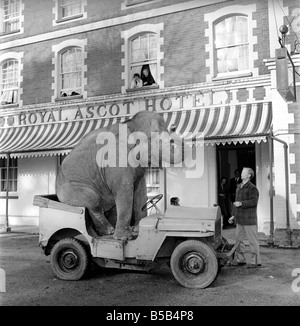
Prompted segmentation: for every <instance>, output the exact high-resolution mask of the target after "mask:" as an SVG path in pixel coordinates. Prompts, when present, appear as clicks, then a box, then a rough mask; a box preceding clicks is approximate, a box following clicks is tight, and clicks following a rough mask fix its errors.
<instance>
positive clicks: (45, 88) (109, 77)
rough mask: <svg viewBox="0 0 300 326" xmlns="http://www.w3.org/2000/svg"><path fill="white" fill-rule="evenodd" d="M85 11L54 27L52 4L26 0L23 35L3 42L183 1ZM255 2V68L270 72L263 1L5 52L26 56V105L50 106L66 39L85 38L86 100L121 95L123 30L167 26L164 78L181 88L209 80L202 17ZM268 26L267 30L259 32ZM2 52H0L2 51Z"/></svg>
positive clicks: (115, 4)
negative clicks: (57, 50) (59, 50)
mask: <svg viewBox="0 0 300 326" xmlns="http://www.w3.org/2000/svg"><path fill="white" fill-rule="evenodd" d="M87 3H88V6H87V8H86V10H87V14H88V18H87V19H83V20H80V21H76V22H69V23H67V24H64V26H62V25H59V26H52V20H53V19H54V15H53V7H54V1H52V0H41V1H38V2H37V1H35V0H32V1H26V4H25V9H24V15H25V23H24V30H25V33H24V34H22V35H21V36H20V35H19V36H17V35H15V36H11V38H5V41H8V40H10V39H11V40H13V39H18V38H24V37H26V36H30V35H37V34H40V33H46V32H50V31H52V32H53V31H57V30H59V29H62V28H65V29H67V28H69V27H72V26H80V25H81V24H85V23H87V22H96V21H101V20H102V19H109V18H112V17H116V16H118V15H126V14H130V13H133V12H138V11H142V10H148V9H149V8H158V7H160V6H165V5H167V4H174V3H182V1H169V0H168V1H158V2H154V3H152V4H151V1H150V2H149V4H147V5H142V6H135V7H132V8H131V9H130V8H129V9H126V10H124V9H123V10H122V9H121V4H122V3H123V1H121V0H118V1H109V0H102V1H101V2H100V1H95V0H94V1H92V0H89V1H88V2H87ZM251 3H256V4H257V12H256V13H255V15H254V16H255V17H254V19H255V20H257V26H258V28H256V29H255V31H254V34H255V35H256V36H257V39H258V42H260V43H263V45H264V46H259V47H258V49H257V50H258V60H256V62H255V67H258V68H259V72H260V73H261V74H262V73H266V71H265V70H266V68H264V65H263V64H262V60H263V59H264V58H267V57H268V55H267V54H268V52H269V49H268V43H269V42H268V35H267V30H268V25H267V24H268V22H267V17H268V14H267V4H266V3H265V2H263V3H261V1H254V0H240V1H230V2H222V3H219V4H215V5H210V6H205V7H201V8H197V9H193V10H185V11H182V12H178V13H173V14H168V15H164V16H159V17H154V18H149V19H144V20H142V21H137V22H132V23H127V24H120V25H116V26H113V27H107V28H101V29H98V30H93V31H89V32H84V33H78V34H76V35H68V34H67V30H66V36H64V37H59V38H53V39H52V40H48V41H43V42H38V43H33V44H29V45H25V46H19V47H16V48H10V49H7V50H6V51H24V58H23V64H24V68H23V85H22V87H23V95H22V99H23V104H24V105H27V104H37V103H43V102H51V96H53V91H52V88H51V85H52V83H53V77H52V71H53V69H54V67H53V64H52V58H53V53H52V46H53V45H54V44H58V43H60V42H62V41H63V40H66V39H71V38H75V39H87V59H86V64H87V69H88V71H87V89H86V90H87V94H88V97H91V96H100V95H108V94H117V93H120V92H121V87H122V86H123V81H122V78H121V75H122V72H123V70H124V68H123V67H122V64H121V61H122V59H123V57H124V53H122V51H121V46H122V42H123V40H122V38H121V31H122V30H127V29H130V28H132V27H133V26H136V25H139V24H147V23H149V24H158V23H163V24H164V29H163V31H162V33H161V37H163V40H164V43H163V45H162V51H163V53H164V59H163V63H162V65H163V67H164V73H163V74H162V79H163V80H164V85H165V87H169V86H179V85H186V84H194V83H203V82H205V80H206V74H207V69H208V68H207V67H206V59H207V56H208V55H209V54H208V53H207V52H206V51H205V44H206V42H207V41H206V37H205V29H207V28H208V26H207V22H205V21H204V14H206V13H209V12H213V11H215V10H217V9H220V8H221V7H224V6H229V5H230V6H231V5H235V4H239V5H241V4H245V5H246V4H251ZM261 26H264V27H265V28H260V27H261ZM0 54H1V51H0ZM247 94H248V92H247V91H246V90H241V91H239V94H238V99H239V101H244V100H247V96H248V95H247ZM254 94H255V96H254V97H255V98H256V97H257V99H261V98H262V97H263V95H262V93H261V91H259V90H255V93H254Z"/></svg>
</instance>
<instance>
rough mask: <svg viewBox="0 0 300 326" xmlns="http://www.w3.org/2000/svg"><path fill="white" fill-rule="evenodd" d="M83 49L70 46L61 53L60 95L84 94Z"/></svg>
mask: <svg viewBox="0 0 300 326" xmlns="http://www.w3.org/2000/svg"><path fill="white" fill-rule="evenodd" d="M82 66H83V60H82V50H81V48H78V47H73V48H69V49H67V50H65V51H63V52H61V54H60V76H59V85H60V86H59V96H60V97H68V96H78V95H79V96H81V95H82V92H83V91H82V84H83V83H82Z"/></svg>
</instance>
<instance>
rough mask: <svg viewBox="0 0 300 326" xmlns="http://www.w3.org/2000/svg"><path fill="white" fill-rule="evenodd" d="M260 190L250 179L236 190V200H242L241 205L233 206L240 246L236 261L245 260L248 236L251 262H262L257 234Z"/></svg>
mask: <svg viewBox="0 0 300 326" xmlns="http://www.w3.org/2000/svg"><path fill="white" fill-rule="evenodd" d="M258 197H259V192H258V190H257V188H256V187H255V185H254V184H253V183H251V182H250V181H248V182H247V183H245V184H244V185H243V184H239V185H238V187H237V190H236V201H238V202H241V203H242V205H241V206H239V207H235V206H233V210H232V215H233V216H234V217H235V221H236V241H237V243H238V244H239V246H238V247H237V249H236V253H235V256H236V261H237V262H245V261H246V258H245V255H244V254H245V244H244V242H243V240H244V238H245V236H247V238H248V241H249V245H250V252H251V264H253V265H255V264H261V258H260V250H259V242H258V234H257V203H258Z"/></svg>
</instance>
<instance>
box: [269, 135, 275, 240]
mask: <svg viewBox="0 0 300 326" xmlns="http://www.w3.org/2000/svg"><path fill="white" fill-rule="evenodd" d="M269 153H270V237H269V239H268V244H269V245H270V246H274V205H273V197H274V191H273V161H274V158H273V138H272V135H271V133H270V137H269Z"/></svg>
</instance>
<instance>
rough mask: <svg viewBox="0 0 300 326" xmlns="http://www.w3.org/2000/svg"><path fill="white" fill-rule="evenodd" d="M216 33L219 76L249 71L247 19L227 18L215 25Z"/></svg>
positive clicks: (241, 17) (239, 17)
mask: <svg viewBox="0 0 300 326" xmlns="http://www.w3.org/2000/svg"><path fill="white" fill-rule="evenodd" d="M214 32H215V58H216V60H215V71H216V73H217V75H218V76H222V75H226V74H228V73H234V72H242V71H247V70H249V40H248V19H247V17H245V16H231V17H227V18H225V19H223V20H221V21H219V22H218V23H216V24H215V28H214Z"/></svg>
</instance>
